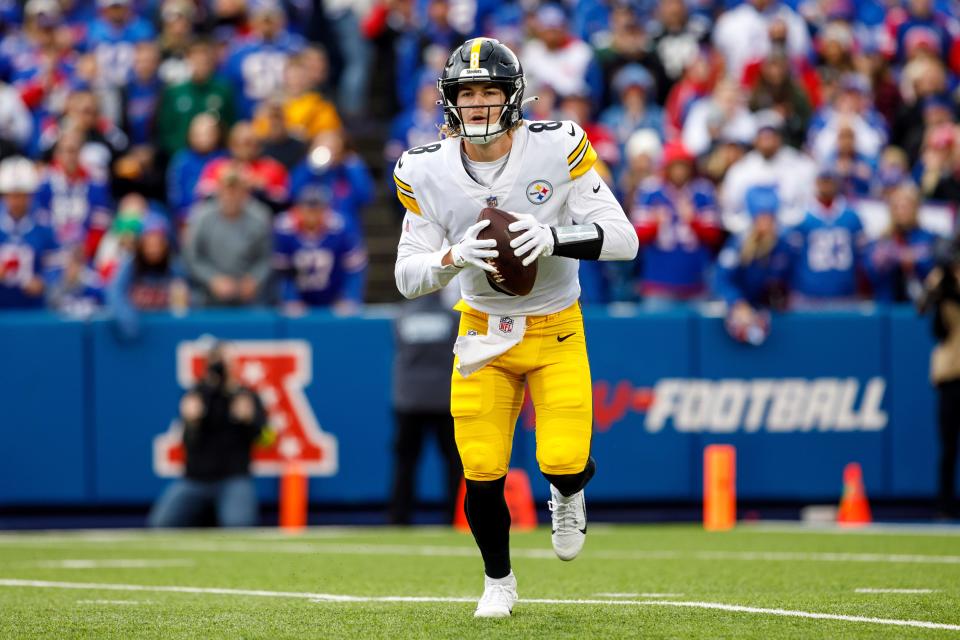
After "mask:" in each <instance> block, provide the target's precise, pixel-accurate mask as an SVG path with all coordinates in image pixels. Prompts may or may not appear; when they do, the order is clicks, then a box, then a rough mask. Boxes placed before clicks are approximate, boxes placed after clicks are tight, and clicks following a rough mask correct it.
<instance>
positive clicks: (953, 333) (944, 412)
mask: <svg viewBox="0 0 960 640" xmlns="http://www.w3.org/2000/svg"><path fill="white" fill-rule="evenodd" d="M936 257H937V266H936V267H935V268H934V269H933V271H931V272H930V275H929V276H927V280H926V287H925V290H924V293H923V295H922V296H921V298H920V300H919V301H918V307H919V310H920V312H921V313H925V312H927V311H928V310H931V309H932V310H933V335H934V337H935V338H936V339H937V346H936V347H935V348H934V350H933V354H932V355H931V357H930V379H931V381H932V382H933V384H934V385H935V386H936V387H937V396H938V398H937V399H938V403H939V410H938V420H939V423H940V475H939V487H940V491H939V502H938V507H939V511H940V513H939V515H940V516H941V517H947V518H956V517H957V516H958V515H960V509H958V504H957V499H956V469H957V439H958V435H960V237H956V238H954V239H953V240H952V241H949V242H944V243H943V244H942V245H941V246H939V247H938V248H937V251H936Z"/></svg>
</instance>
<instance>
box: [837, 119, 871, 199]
mask: <svg viewBox="0 0 960 640" xmlns="http://www.w3.org/2000/svg"><path fill="white" fill-rule="evenodd" d="M856 136H857V134H856V132H855V131H854V129H853V127H852V126H851V125H850V124H848V123H846V122H840V123H839V128H838V130H837V143H836V147H835V150H834V152H833V153H832V154H830V156H828V157H827V158H826V160H825V161H824V165H825V166H827V167H830V168H832V169H833V170H834V171H835V172H836V173H837V176H838V177H839V178H840V193H841V194H842V195H843V196H844V197H845V198H847V199H848V200H856V199H857V198H863V197H866V196H868V195H870V187H871V184H870V183H871V179H872V178H873V176H874V174H875V173H876V164H875V163H874V161H873V160H872V159H871V158H867V157H866V156H864V155H863V154H862V153H860V152H859V151H857V138H856Z"/></svg>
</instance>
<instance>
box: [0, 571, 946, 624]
mask: <svg viewBox="0 0 960 640" xmlns="http://www.w3.org/2000/svg"><path fill="white" fill-rule="evenodd" d="M0 586H4V587H35V588H41V589H85V590H103V591H146V592H172V593H209V594H215V595H236V596H258V597H265V598H298V599H304V600H310V601H316V602H324V603H326V602H433V603H445V602H470V603H472V602H476V598H441V597H433V596H350V595H340V594H331V593H306V592H301V591H266V590H262V589H222V588H215V587H210V588H204V587H180V586H167V585H157V586H152V585H142V584H108V583H95V582H94V583H91V582H52V581H46V580H13V579H0ZM520 603H523V604H558V605H572V604H581V605H615V606H627V605H633V606H654V607H682V608H688V609H713V610H717V611H730V612H733V613H755V614H761V615H773V616H785V617H791V618H809V619H814V620H834V621H838V622H864V623H868V624H878V625H887V626H896V627H916V628H920V629H944V630H948V631H960V625H957V624H947V623H943V622H929V621H926V620H899V619H896V618H871V617H868V616H847V615H841V614H836V613H816V612H812V611H795V610H791V609H767V608H764V607H747V606H742V605H737V604H724V603H722V602H683V601H675V600H589V599H582V600H580V599H575V600H564V599H558V598H530V599H521V600H520Z"/></svg>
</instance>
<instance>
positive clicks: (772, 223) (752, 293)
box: [714, 186, 790, 344]
mask: <svg viewBox="0 0 960 640" xmlns="http://www.w3.org/2000/svg"><path fill="white" fill-rule="evenodd" d="M745 200H746V203H747V213H748V214H749V215H750V218H751V225H750V228H749V229H747V231H746V232H745V233H743V234H742V235H739V236H733V237H731V238H730V239H729V240H728V241H727V244H726V246H725V247H724V248H723V251H721V252H720V256H719V258H718V259H717V270H716V274H715V280H714V293H715V295H716V296H717V297H718V298H720V299H722V300H723V301H724V302H726V304H727V322H726V326H727V330H728V331H729V332H730V334H731V336H733V337H734V338H735V339H737V340H741V341H746V342H750V343H751V344H759V343H760V342H762V341H763V339H764V338H765V337H766V334H767V332H768V331H769V325H770V322H769V315H767V314H766V313H765V310H767V309H771V308H772V309H777V310H783V309H784V308H785V307H786V302H787V301H786V291H787V288H786V287H787V280H788V278H789V275H790V247H789V246H788V245H787V243H786V241H785V240H784V239H783V238H782V237H781V236H780V234H779V232H778V229H777V218H778V209H779V208H780V202H779V198H778V197H777V191H776V189H774V188H773V187H764V186H761V187H751V188H750V189H748V190H747V193H746V196H745Z"/></svg>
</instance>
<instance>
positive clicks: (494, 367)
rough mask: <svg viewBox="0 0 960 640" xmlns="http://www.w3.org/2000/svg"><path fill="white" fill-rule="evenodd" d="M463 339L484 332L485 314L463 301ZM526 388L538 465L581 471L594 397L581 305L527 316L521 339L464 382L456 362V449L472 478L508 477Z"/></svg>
mask: <svg viewBox="0 0 960 640" xmlns="http://www.w3.org/2000/svg"><path fill="white" fill-rule="evenodd" d="M454 308H455V309H457V310H458V311H460V312H461V315H460V335H461V336H462V335H466V333H467V331H470V330H474V331H476V332H477V333H478V334H480V335H485V334H486V333H487V314H485V313H481V312H479V311H476V310H474V309H471V308H470V307H469V306H467V304H466V303H465V302H463V301H460V302H459V303H458V304H457V306H456V307H454ZM524 383H528V384H529V385H530V395H531V398H532V400H533V405H534V408H535V409H536V412H537V426H536V438H537V462H538V463H539V464H540V470H541V471H543V472H544V473H549V474H557V475H561V474H573V473H580V472H581V471H583V469H584V467H585V466H586V464H587V458H588V457H589V455H590V436H591V433H592V428H593V394H592V387H591V383H590V363H589V361H588V360H587V345H586V341H585V339H584V334H583V316H582V315H581V313H580V305H579V304H574V305H572V306H570V307H568V308H567V309H564V310H563V311H560V312H558V313H554V314H551V315H547V316H528V317H527V328H526V333H525V334H524V336H523V341H522V342H520V343H519V344H518V345H516V346H514V347H513V348H512V349H510V350H509V351H507V352H506V353H504V354H503V355H501V356H500V357H498V358H497V359H496V360H494V361H493V362H491V363H490V364H488V365H487V366H485V367H484V368H482V369H480V370H479V371H477V372H475V373H474V374H472V375H471V376H470V377H469V378H464V377H463V376H461V375H460V373H459V372H457V369H456V362H454V369H453V378H452V383H451V389H450V412H451V413H452V414H453V419H454V426H455V434H456V440H457V449H459V451H460V458H461V460H462V461H463V472H464V476H466V477H467V479H469V480H496V479H498V478H502V477H503V476H505V475H506V474H507V469H508V468H509V466H510V452H511V450H512V448H513V429H514V426H515V425H516V423H517V417H518V416H519V414H520V407H521V404H522V403H523V389H524Z"/></svg>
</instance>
